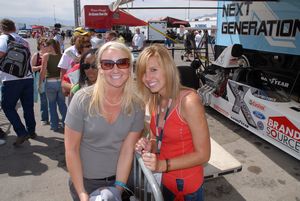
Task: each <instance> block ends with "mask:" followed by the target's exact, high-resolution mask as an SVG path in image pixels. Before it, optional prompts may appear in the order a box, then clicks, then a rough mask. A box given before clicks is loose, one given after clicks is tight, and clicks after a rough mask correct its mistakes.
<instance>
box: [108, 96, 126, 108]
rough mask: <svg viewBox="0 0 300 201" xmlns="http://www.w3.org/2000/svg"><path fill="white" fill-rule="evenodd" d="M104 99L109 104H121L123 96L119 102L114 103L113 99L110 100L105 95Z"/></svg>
mask: <svg viewBox="0 0 300 201" xmlns="http://www.w3.org/2000/svg"><path fill="white" fill-rule="evenodd" d="M104 100H105V102H106V103H107V104H109V105H111V106H117V105H120V104H121V102H122V98H120V100H118V102H116V103H113V102H112V101H110V100H108V99H107V98H106V97H104Z"/></svg>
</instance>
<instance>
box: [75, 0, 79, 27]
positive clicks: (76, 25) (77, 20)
mask: <svg viewBox="0 0 300 201" xmlns="http://www.w3.org/2000/svg"><path fill="white" fill-rule="evenodd" d="M79 19H80V0H74V21H75V27H79Z"/></svg>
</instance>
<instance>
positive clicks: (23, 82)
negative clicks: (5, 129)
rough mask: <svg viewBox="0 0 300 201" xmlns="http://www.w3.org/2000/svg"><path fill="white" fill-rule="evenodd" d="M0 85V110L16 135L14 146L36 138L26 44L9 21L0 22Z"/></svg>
mask: <svg viewBox="0 0 300 201" xmlns="http://www.w3.org/2000/svg"><path fill="white" fill-rule="evenodd" d="M0 31H1V32H2V33H3V34H2V35H1V36H0V81H1V83H2V88H1V92H2V97H1V98H2V101H1V106H2V109H3V111H4V113H5V115H6V117H7V119H8V120H9V121H10V123H11V124H12V126H13V128H14V131H15V133H16V134H17V138H16V141H15V142H14V143H13V145H14V146H16V147H17V146H19V145H21V144H23V143H24V142H25V141H26V140H28V139H29V138H32V139H33V138H35V137H36V136H37V135H36V133H35V127H36V122H35V118H34V109H33V107H34V104H33V75H32V71H31V66H30V51H29V44H28V42H27V41H25V40H24V39H23V38H22V37H21V36H19V35H18V34H17V33H15V32H16V26H15V23H14V22H13V21H12V20H10V19H6V18H4V19H2V20H1V21H0ZM19 100H20V102H21V105H22V108H23V112H24V115H23V116H24V119H25V124H26V125H24V124H23V123H22V121H21V119H20V117H19V115H18V113H17V111H16V105H17V102H18V101H19Z"/></svg>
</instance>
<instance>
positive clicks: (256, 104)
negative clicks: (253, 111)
mask: <svg viewBox="0 0 300 201" xmlns="http://www.w3.org/2000/svg"><path fill="white" fill-rule="evenodd" d="M249 104H250V105H252V106H253V107H256V108H257V109H260V110H262V111H264V110H265V108H266V106H264V105H262V104H260V103H258V102H257V101H255V100H249Z"/></svg>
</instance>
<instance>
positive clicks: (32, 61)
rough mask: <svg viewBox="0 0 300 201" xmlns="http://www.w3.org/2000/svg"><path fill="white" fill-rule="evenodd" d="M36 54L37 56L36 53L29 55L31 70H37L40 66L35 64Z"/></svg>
mask: <svg viewBox="0 0 300 201" xmlns="http://www.w3.org/2000/svg"><path fill="white" fill-rule="evenodd" d="M37 56H38V53H35V54H34V55H33V56H32V57H31V68H32V72H36V71H39V70H40V69H41V68H42V66H41V65H40V66H37V65H36V62H37Z"/></svg>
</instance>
